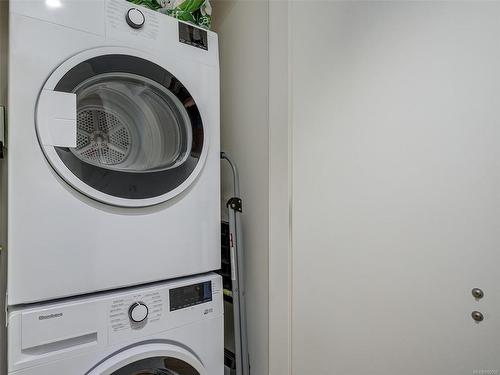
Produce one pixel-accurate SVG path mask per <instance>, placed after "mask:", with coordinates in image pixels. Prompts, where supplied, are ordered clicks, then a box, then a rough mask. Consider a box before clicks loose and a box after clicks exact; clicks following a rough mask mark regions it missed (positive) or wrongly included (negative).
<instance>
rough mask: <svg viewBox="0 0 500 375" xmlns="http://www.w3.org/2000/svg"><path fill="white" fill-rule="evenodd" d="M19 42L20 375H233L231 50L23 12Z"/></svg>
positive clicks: (146, 27) (13, 84) (15, 208)
mask: <svg viewBox="0 0 500 375" xmlns="http://www.w3.org/2000/svg"><path fill="white" fill-rule="evenodd" d="M9 38H10V39H9V44H10V51H9V99H8V103H9V105H8V115H9V116H8V117H9V124H8V142H7V147H8V148H7V152H6V157H7V162H8V284H7V285H8V287H7V301H8V306H9V309H8V372H9V374H19V375H31V374H57V373H65V374H68V375H70V374H74V375H77V374H78V375H82V374H86V375H98V374H99V375H112V374H113V375H135V374H163V375H167V374H168V375H171V374H172V375H173V374H177V375H192V374H200V375H206V374H209V375H215V374H222V373H223V371H224V367H223V313H222V283H221V279H220V277H219V276H218V275H216V274H213V273H210V271H212V270H215V269H218V268H220V204H219V201H220V186H219V184H220V182H219V181H220V176H219V173H220V172H219V66H218V41H217V35H216V34H215V33H213V32H210V31H206V30H202V29H199V28H197V27H194V26H191V25H189V24H186V23H182V22H179V21H177V20H175V19H173V18H171V17H167V16H165V15H162V14H160V13H157V12H153V11H150V10H148V9H146V8H142V7H138V6H134V5H133V4H131V3H129V2H127V1H125V0H92V1H87V0H29V1H28V0H11V1H10V9H9ZM193 275H194V276H193Z"/></svg>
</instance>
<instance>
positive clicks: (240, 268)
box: [221, 152, 250, 375]
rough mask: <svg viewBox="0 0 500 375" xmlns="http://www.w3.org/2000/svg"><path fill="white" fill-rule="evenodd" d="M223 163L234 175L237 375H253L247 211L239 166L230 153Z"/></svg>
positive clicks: (232, 242) (231, 201) (233, 278)
mask: <svg viewBox="0 0 500 375" xmlns="http://www.w3.org/2000/svg"><path fill="white" fill-rule="evenodd" d="M221 159H223V160H226V161H227V162H228V163H229V166H230V167H231V171H232V174H233V196H232V198H231V199H229V201H228V202H227V208H228V211H229V236H230V237H229V246H230V256H231V281H232V292H233V311H234V335H235V338H234V339H235V359H236V375H249V374H250V364H249V355H248V345H247V320H246V305H245V293H246V292H245V279H244V258H243V244H242V242H243V241H242V229H241V213H242V211H243V210H242V200H241V197H240V183H239V175H238V168H237V167H236V164H235V163H234V161H233V160H232V159H231V157H230V156H229V155H228V154H227V153H225V152H221Z"/></svg>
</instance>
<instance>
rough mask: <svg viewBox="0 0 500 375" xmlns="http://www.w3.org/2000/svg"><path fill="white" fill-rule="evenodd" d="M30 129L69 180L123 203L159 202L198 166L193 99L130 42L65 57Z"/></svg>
mask: <svg viewBox="0 0 500 375" xmlns="http://www.w3.org/2000/svg"><path fill="white" fill-rule="evenodd" d="M36 125H37V134H38V138H39V142H40V145H41V147H42V149H43V151H44V154H45V155H46V157H47V159H48V161H49V162H50V164H51V165H52V167H53V168H54V169H55V170H56V172H57V173H58V174H59V175H60V176H61V177H62V178H63V179H64V180H65V181H66V182H67V183H69V184H70V185H71V186H72V187H74V188H75V189H77V190H78V191H80V192H81V193H83V194H86V195H87V196H89V197H91V198H93V199H96V200H99V201H101V202H104V203H107V204H111V205H117V206H126V207H141V206H149V205H153V204H158V203H161V202H164V201H166V200H168V199H170V198H172V197H174V196H175V195H177V194H179V193H180V192H182V191H183V190H184V189H186V188H187V187H188V186H189V185H190V184H191V183H192V182H193V181H194V179H195V178H196V175H197V174H198V173H199V172H200V170H201V168H202V166H203V163H204V160H205V158H206V154H207V147H208V145H207V139H208V137H206V136H205V132H204V127H203V121H202V117H201V114H200V111H199V109H198V106H197V103H196V101H195V99H194V98H193V96H192V95H191V94H190V92H189V90H188V89H187V88H186V86H185V85H184V84H183V83H182V82H181V81H180V80H179V79H178V78H177V77H176V76H174V74H173V73H172V72H171V71H168V70H167V69H165V68H164V67H162V66H161V65H160V64H159V63H158V62H154V61H153V58H152V57H150V56H144V55H142V54H141V53H137V52H136V51H132V50H124V49H113V48H108V49H97V50H91V51H87V52H85V53H82V54H80V55H77V56H75V57H73V58H71V59H70V60H68V61H66V62H65V63H64V64H63V65H62V66H61V67H60V68H59V69H57V70H56V71H55V72H54V73H53V74H52V75H51V77H50V78H49V79H48V81H47V82H46V84H45V87H44V88H43V90H42V91H41V93H40V97H39V100H38V105H37V116H36Z"/></svg>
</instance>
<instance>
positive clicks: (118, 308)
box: [8, 274, 224, 375]
mask: <svg viewBox="0 0 500 375" xmlns="http://www.w3.org/2000/svg"><path fill="white" fill-rule="evenodd" d="M222 308H223V307H222V280H221V277H220V276H218V275H215V274H208V275H204V276H200V277H195V278H185V279H181V280H177V281H174V282H167V283H160V284H156V285H150V286H148V287H143V288H129V289H126V290H123V291H120V292H113V293H110V292H104V293H101V294H98V295H94V296H89V297H80V298H72V299H68V300H66V301H61V302H55V303H46V304H38V305H36V306H32V307H30V308H24V309H23V308H18V309H14V310H13V311H10V312H9V317H8V340H9V345H8V374H9V375H35V374H36V375H39V374H44V375H45V374H67V375H137V374H143V375H218V374H219V375H222V374H223V373H224V338H223V320H224V317H223V312H222Z"/></svg>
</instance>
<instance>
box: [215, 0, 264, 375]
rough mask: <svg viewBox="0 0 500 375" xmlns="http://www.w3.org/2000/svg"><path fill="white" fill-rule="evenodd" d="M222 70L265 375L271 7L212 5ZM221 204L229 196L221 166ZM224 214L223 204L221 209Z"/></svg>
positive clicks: (224, 144) (252, 326)
mask: <svg viewBox="0 0 500 375" xmlns="http://www.w3.org/2000/svg"><path fill="white" fill-rule="evenodd" d="M213 8H214V12H213V13H214V31H216V32H217V33H218V34H219V48H220V66H221V148H222V150H223V151H226V152H228V153H229V154H230V155H231V156H232V157H233V158H234V160H235V161H236V163H237V164H238V167H239V172H240V183H241V195H242V198H243V215H242V222H243V235H244V238H243V244H244V253H245V254H244V255H245V265H246V268H245V274H246V285H247V312H248V339H249V352H250V364H251V372H252V374H254V375H265V374H267V373H268V360H269V359H268V357H269V354H268V322H269V318H268V316H269V314H268V308H269V306H268V290H269V277H268V265H269V262H268V252H269V220H268V217H269V152H268V143H269V128H268V121H269V119H268V109H269V100H268V88H269V79H268V76H269V73H268V72H269V58H268V48H269V28H268V25H269V19H268V17H269V3H268V1H248V0H246V1H241V0H234V1H224V0H222V1H221V0H218V1H214V2H213ZM222 176H223V186H222V188H223V204H225V202H226V201H227V199H228V198H230V196H231V193H230V192H231V184H230V174H229V170H228V169H227V168H226V167H224V168H223V170H222ZM223 212H225V206H224V207H223Z"/></svg>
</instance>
